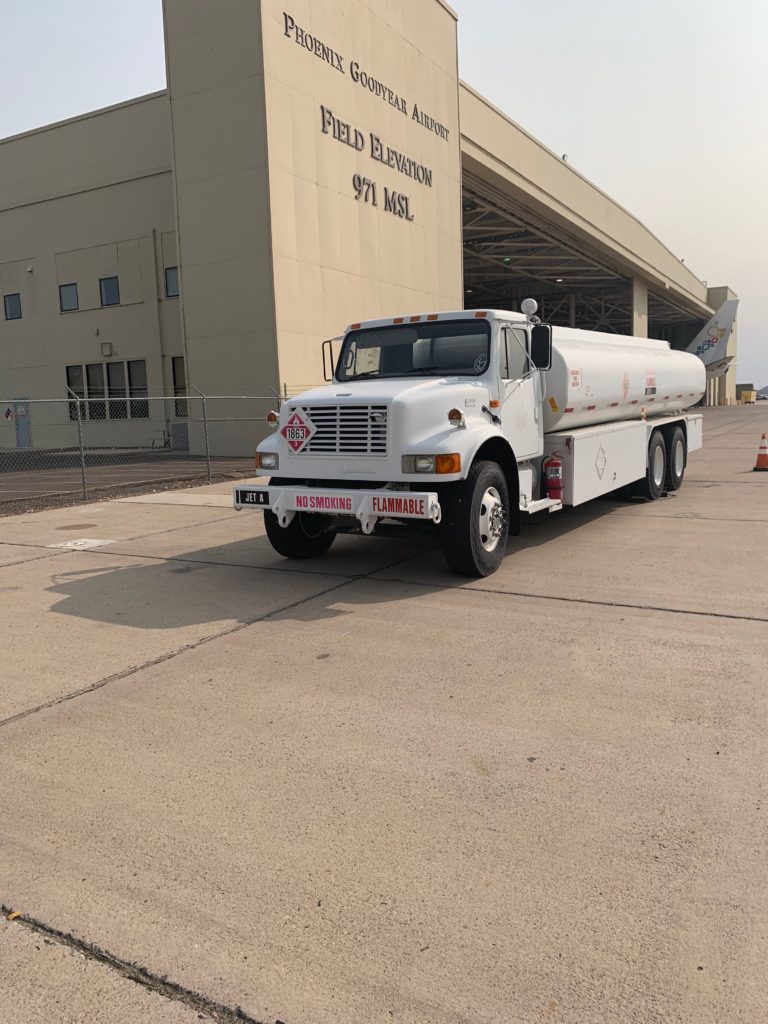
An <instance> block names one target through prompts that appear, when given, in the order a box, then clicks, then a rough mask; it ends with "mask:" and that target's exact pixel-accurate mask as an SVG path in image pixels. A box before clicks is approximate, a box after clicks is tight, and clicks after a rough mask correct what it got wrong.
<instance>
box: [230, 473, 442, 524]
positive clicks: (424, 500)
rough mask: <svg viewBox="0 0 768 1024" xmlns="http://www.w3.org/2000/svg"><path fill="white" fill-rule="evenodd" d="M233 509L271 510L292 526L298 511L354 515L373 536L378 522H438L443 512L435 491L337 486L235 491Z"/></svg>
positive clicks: (280, 485)
mask: <svg viewBox="0 0 768 1024" xmlns="http://www.w3.org/2000/svg"><path fill="white" fill-rule="evenodd" d="M233 499H234V500H233V504H234V507H235V508H236V509H237V511H238V512H240V511H241V510H242V509H244V508H261V509H271V510H272V512H274V514H275V515H276V516H277V521H278V523H279V524H280V525H281V526H283V527H285V526H288V525H290V523H291V521H292V519H293V517H294V516H295V515H296V513H297V512H309V513H316V514H318V515H331V516H354V517H355V518H356V519H358V520H359V522H360V526H361V528H362V531H363V533H372V532H373V530H374V527H375V526H376V523H377V522H378V521H379V519H427V520H431V521H432V522H433V523H439V522H440V520H441V518H442V510H441V508H440V502H439V500H438V497H437V494H436V493H435V492H434V491H392V490H389V489H388V488H379V489H377V490H372V491H362V490H361V491H357V490H344V489H343V488H335V487H326V488H319V487H286V486H285V485H284V484H276V485H270V486H267V487H254V486H252V485H250V484H245V485H243V486H240V487H235V488H234V495H233Z"/></svg>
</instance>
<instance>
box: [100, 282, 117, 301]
mask: <svg viewBox="0 0 768 1024" xmlns="http://www.w3.org/2000/svg"><path fill="white" fill-rule="evenodd" d="M99 292H100V294H101V304H102V306H119V305H120V282H119V281H118V279H117V278H116V277H100V278H99Z"/></svg>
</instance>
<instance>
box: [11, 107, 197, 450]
mask: <svg viewBox="0 0 768 1024" xmlns="http://www.w3.org/2000/svg"><path fill="white" fill-rule="evenodd" d="M0 203H1V204H2V205H1V207H0V290H2V293H3V294H9V293H11V292H19V293H20V294H21V303H22V319H21V320H11V321H7V320H5V319H4V317H3V315H2V309H1V307H0V353H2V355H1V356H0V398H2V399H6V400H7V399H12V398H14V397H29V398H33V397H36V396H39V397H49V398H53V397H58V396H61V397H62V398H63V397H64V396H65V395H66V375H65V368H66V366H68V365H71V364H77V363H80V364H86V363H92V362H108V361H109V360H110V359H115V360H128V359H146V361H147V371H148V377H149V386H150V389H151V390H153V391H157V392H159V391H162V390H163V389H164V388H165V387H166V385H167V380H168V371H169V357H170V356H171V355H180V354H182V353H183V345H182V338H181V329H180V321H179V316H178V300H177V299H173V300H165V299H164V298H163V297H162V296H163V295H164V292H163V291H162V290H161V283H162V252H161V244H160V237H161V234H162V233H163V232H169V233H170V234H171V235H173V234H174V232H175V225H174V216H173V189H172V181H171V172H170V138H169V132H168V110H167V98H166V97H165V94H155V95H152V96H150V97H146V98H144V99H141V100H136V101H132V102H131V103H128V104H125V105H122V106H119V107H115V108H108V109H107V110H104V111H97V112H94V113H92V114H87V115H85V116H84V117H82V118H75V119H72V120H70V121H66V122H63V123H61V124H58V125H51V126H47V127H45V128H42V129H39V130H38V131H34V132H27V133H25V134H23V135H18V136H15V137H13V138H11V139H4V140H1V141H0ZM113 275H116V276H118V278H119V282H120V299H121V304H120V305H119V306H113V307H106V308H101V305H100V297H99V278H100V277H107V276H113ZM71 282H76V283H77V285H78V293H79V300H80V309H79V310H77V311H72V312H68V313H62V312H60V310H59V294H58V285H59V284H63V283H71ZM102 344H109V345H110V346H111V354H110V355H109V356H105V355H104V354H103V353H102ZM40 415H41V418H40V420H39V422H40V424H41V428H42V425H43V424H44V423H46V422H47V421H51V417H53V418H54V420H55V418H56V416H57V415H58V413H57V412H56V411H55V410H54V409H53V408H51V409H49V410H48V414H46V416H43V415H42V412H41V414H40ZM51 422H53V421H51ZM49 425H50V424H49ZM124 428H125V423H124V422H123V423H118V422H115V424H113V425H108V426H107V429H109V430H111V431H112V432H113V433H114V435H115V439H117V437H118V434H119V433H120V431H122V430H124ZM66 429H67V430H70V429H71V427H70V426H69V425H68V424H67V425H66ZM37 440H38V439H35V441H36V443H37ZM115 443H118V442H117V440H116V441H115Z"/></svg>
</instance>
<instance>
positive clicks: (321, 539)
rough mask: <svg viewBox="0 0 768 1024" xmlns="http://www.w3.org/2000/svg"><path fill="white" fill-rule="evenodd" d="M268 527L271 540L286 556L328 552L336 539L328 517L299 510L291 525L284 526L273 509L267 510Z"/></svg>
mask: <svg viewBox="0 0 768 1024" xmlns="http://www.w3.org/2000/svg"><path fill="white" fill-rule="evenodd" d="M264 526H265V527H266V530H267V537H269V543H270V544H271V545H272V547H273V548H274V549H275V551H276V552H277V553H278V554H279V555H283V556H284V557H285V558H317V556H318V555H324V554H325V552H326V551H327V550H328V548H329V547H330V546H331V544H333V542H334V540H335V539H336V534H335V532H334V531H333V530H329V529H328V528H327V527H328V517H327V516H322V515H314V514H307V513H305V512H297V513H296V515H295V516H294V517H293V519H292V520H291V522H290V523H289V524H288V526H281V525H280V524H279V523H278V521H277V516H276V515H275V513H274V512H272V511H271V510H270V509H265V511H264Z"/></svg>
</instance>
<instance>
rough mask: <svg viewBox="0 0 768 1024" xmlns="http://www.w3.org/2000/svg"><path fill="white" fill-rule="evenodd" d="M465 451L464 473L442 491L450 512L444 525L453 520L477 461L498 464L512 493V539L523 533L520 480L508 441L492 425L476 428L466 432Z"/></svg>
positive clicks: (443, 499) (463, 448)
mask: <svg viewBox="0 0 768 1024" xmlns="http://www.w3.org/2000/svg"><path fill="white" fill-rule="evenodd" d="M463 440H464V444H463V445H462V446H461V447H462V455H461V459H462V466H461V469H462V473H461V480H460V481H459V482H457V483H451V484H445V485H443V487H441V488H440V493H441V499H440V500H441V502H443V501H445V502H446V505H447V507H448V509H449V511H448V513H447V516H446V515H445V514H444V521H446V520H448V521H450V520H451V518H452V515H451V512H450V508H451V505H452V504H453V502H454V501H455V500H456V496H457V493H458V492H459V491H460V489H461V488H462V486H463V481H464V480H466V478H467V474H468V473H469V468H470V466H471V465H472V464H473V463H475V462H477V461H486V460H487V461H488V462H497V463H498V464H499V465H500V466H501V468H502V470H503V471H504V476H505V477H506V479H507V487H508V489H509V497H510V509H509V532H510V533H511V534H512V535H513V536H517V535H518V534H519V533H520V523H521V517H520V500H519V499H520V480H519V476H518V472H517V458H516V457H515V453H514V451H513V450H512V447H511V446H510V444H509V442H508V441H507V439H506V438H505V437H504V436H503V435H502V434H500V433H499V431H498V430H497V429H496V428H495V427H494V426H493V425H492V424H490V423H489V424H488V425H487V426H485V425H484V426H482V427H477V428H475V429H474V430H469V431H467V436H466V437H465V438H464V439H463Z"/></svg>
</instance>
